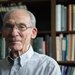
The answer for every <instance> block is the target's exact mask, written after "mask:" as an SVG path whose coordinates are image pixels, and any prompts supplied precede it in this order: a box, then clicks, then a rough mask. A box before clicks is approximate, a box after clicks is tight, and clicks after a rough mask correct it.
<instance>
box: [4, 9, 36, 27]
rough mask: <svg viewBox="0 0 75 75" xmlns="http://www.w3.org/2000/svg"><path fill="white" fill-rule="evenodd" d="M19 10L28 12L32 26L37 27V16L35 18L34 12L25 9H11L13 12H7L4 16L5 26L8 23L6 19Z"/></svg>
mask: <svg viewBox="0 0 75 75" xmlns="http://www.w3.org/2000/svg"><path fill="white" fill-rule="evenodd" d="M17 9H21V10H23V11H25V12H27V13H28V14H29V16H30V19H31V23H32V25H33V26H34V27H36V18H35V16H34V14H33V13H32V12H30V11H29V10H27V9H23V8H15V9H11V10H9V11H8V12H6V14H5V15H4V18H3V24H4V23H5V21H6V19H7V18H8V16H9V15H10V14H11V13H12V12H14V11H16V10H17Z"/></svg>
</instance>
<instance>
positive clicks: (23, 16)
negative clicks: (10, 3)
mask: <svg viewBox="0 0 75 75" xmlns="http://www.w3.org/2000/svg"><path fill="white" fill-rule="evenodd" d="M36 35H37V28H36V20H35V16H34V15H33V14H32V13H31V12H30V11H28V10H25V9H19V8H18V9H13V10H10V11H9V12H7V13H6V14H5V16H4V19H3V37H5V40H6V44H7V47H8V49H10V53H9V55H8V56H7V57H6V58H5V59H3V60H1V61H0V75H61V72H60V68H59V66H58V64H57V62H56V61H55V60H54V59H53V58H51V57H49V56H47V55H44V54H39V53H37V52H34V50H33V47H32V45H31V41H32V39H34V38H35V37H36Z"/></svg>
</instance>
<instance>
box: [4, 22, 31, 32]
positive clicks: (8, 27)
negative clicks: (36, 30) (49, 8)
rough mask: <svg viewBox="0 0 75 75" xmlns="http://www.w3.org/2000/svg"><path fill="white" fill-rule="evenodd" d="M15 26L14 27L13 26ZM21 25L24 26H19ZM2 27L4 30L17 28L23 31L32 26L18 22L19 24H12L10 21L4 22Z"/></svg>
mask: <svg viewBox="0 0 75 75" xmlns="http://www.w3.org/2000/svg"><path fill="white" fill-rule="evenodd" d="M15 26H16V27H15ZM21 26H24V27H21ZM4 28H5V29H6V30H8V31H9V32H10V31H12V30H13V28H16V29H18V30H19V31H21V32H23V31H26V30H27V29H28V28H32V26H29V27H27V26H26V25H25V24H24V23H19V24H16V25H13V24H10V23H6V24H5V25H4Z"/></svg>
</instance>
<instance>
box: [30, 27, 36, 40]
mask: <svg viewBox="0 0 75 75" xmlns="http://www.w3.org/2000/svg"><path fill="white" fill-rule="evenodd" d="M36 36H37V28H35V27H34V28H33V29H32V36H31V37H32V39H34V38H36Z"/></svg>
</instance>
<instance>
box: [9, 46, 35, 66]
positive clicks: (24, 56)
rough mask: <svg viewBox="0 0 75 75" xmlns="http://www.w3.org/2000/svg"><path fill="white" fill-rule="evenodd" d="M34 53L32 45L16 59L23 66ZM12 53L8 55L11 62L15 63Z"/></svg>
mask: <svg viewBox="0 0 75 75" xmlns="http://www.w3.org/2000/svg"><path fill="white" fill-rule="evenodd" d="M33 54H34V51H33V48H32V46H31V45H30V47H29V49H28V51H27V52H25V53H24V54H22V55H21V56H20V57H18V58H16V59H17V60H16V59H15V60H16V61H18V63H20V65H21V66H23V65H24V64H25V62H27V61H28V60H29V59H30V58H31V57H32V55H33ZM15 60H13V59H12V58H11V57H10V55H9V56H8V61H9V62H10V63H11V64H14V61H15Z"/></svg>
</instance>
